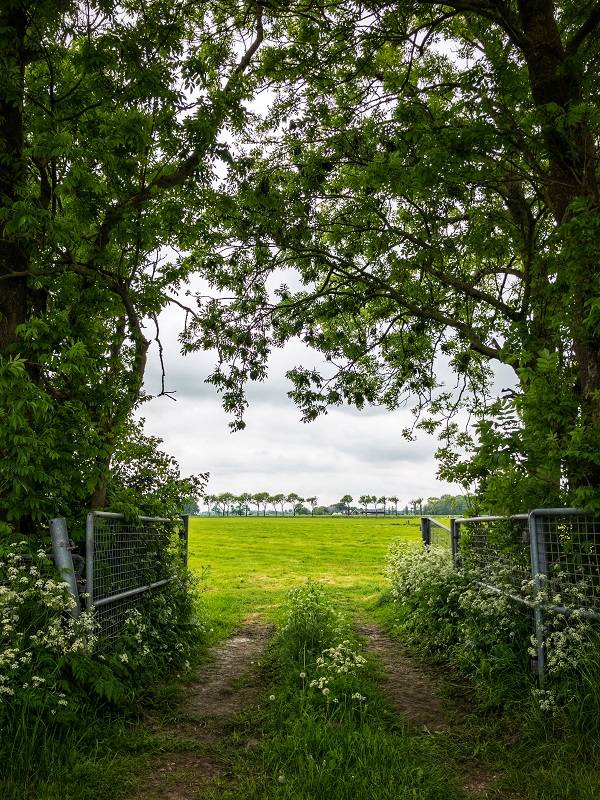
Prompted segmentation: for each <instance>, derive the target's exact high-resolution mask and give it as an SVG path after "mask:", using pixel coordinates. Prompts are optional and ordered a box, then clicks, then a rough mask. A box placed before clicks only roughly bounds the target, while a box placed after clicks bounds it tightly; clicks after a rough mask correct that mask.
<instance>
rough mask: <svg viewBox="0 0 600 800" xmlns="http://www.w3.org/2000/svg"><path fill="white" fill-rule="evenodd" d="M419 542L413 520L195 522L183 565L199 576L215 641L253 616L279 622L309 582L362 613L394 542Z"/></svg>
mask: <svg viewBox="0 0 600 800" xmlns="http://www.w3.org/2000/svg"><path fill="white" fill-rule="evenodd" d="M398 538H401V539H404V540H406V541H407V542H414V543H415V545H416V544H417V543H418V542H419V541H420V533H419V519H418V518H417V517H386V518H383V517H379V518H377V517H375V518H364V517H196V518H193V519H191V520H190V541H189V564H190V567H191V569H192V570H194V571H195V572H196V573H197V574H198V575H201V576H202V577H203V590H204V591H203V599H204V602H205V605H206V608H207V611H208V614H209V616H210V618H211V620H212V624H213V628H214V631H213V633H214V637H213V638H214V639H219V638H221V637H222V636H225V635H227V634H229V633H230V631H231V630H232V629H233V628H234V627H235V625H236V624H238V623H239V622H240V620H241V619H243V618H244V617H245V616H247V615H248V614H251V613H261V614H264V615H265V617H266V618H268V619H275V620H276V619H277V618H278V610H279V608H280V606H281V604H282V601H283V600H284V597H285V593H286V591H287V590H288V589H289V588H290V587H292V586H296V585H298V584H301V583H304V582H305V581H306V580H307V579H309V578H310V579H312V580H314V581H318V582H319V583H322V584H324V585H325V586H327V587H328V588H329V589H330V590H331V592H332V593H334V594H335V595H339V598H338V599H339V600H340V601H341V602H342V603H345V602H351V603H352V605H353V606H355V607H358V608H359V609H360V608H363V609H364V608H366V607H369V606H370V605H373V603H375V602H376V601H377V599H378V598H379V596H380V595H381V592H382V591H383V590H384V589H385V586H386V579H385V576H384V574H383V570H384V567H385V556H386V553H387V551H388V548H389V546H390V544H391V542H392V541H393V540H394V539H398Z"/></svg>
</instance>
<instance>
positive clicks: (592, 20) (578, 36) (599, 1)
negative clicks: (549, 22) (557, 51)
mask: <svg viewBox="0 0 600 800" xmlns="http://www.w3.org/2000/svg"><path fill="white" fill-rule="evenodd" d="M599 26H600V0H596V3H594V5H593V7H592V10H591V11H590V13H589V15H588V18H587V19H586V20H585V22H584V23H583V24H582V25H581V27H580V28H579V29H578V30H576V31H575V33H574V34H573V35H572V36H571V38H570V39H569V41H568V42H567V45H566V48H565V49H566V51H567V54H568V55H573V54H574V53H575V52H576V51H577V50H578V49H579V47H580V46H581V45H582V44H583V42H584V41H585V40H586V39H587V37H588V36H589V35H590V34H591V33H594V31H595V30H596V29H597V28H598V27H599Z"/></svg>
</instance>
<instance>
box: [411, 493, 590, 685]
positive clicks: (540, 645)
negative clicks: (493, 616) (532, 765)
mask: <svg viewBox="0 0 600 800" xmlns="http://www.w3.org/2000/svg"><path fill="white" fill-rule="evenodd" d="M421 535H422V539H423V543H424V545H426V546H434V547H445V548H447V549H448V550H449V551H450V552H451V553H452V558H453V560H454V563H455V565H456V566H457V568H459V569H460V570H461V571H463V572H464V573H465V575H466V576H467V577H469V578H470V579H471V580H472V581H473V582H474V583H476V584H478V585H480V586H482V587H485V588H486V589H488V590H491V591H492V592H496V593H498V594H502V595H505V596H507V597H510V598H511V599H512V600H514V601H515V602H516V603H519V604H521V605H522V606H526V607H528V608H529V609H531V611H532V616H533V631H534V637H535V643H536V650H537V657H536V659H535V660H534V666H535V669H536V672H537V674H538V676H539V679H540V683H542V684H543V682H544V676H545V669H546V648H545V622H544V620H545V618H546V617H547V616H549V615H563V616H565V617H575V618H578V619H589V620H596V621H600V520H598V519H596V518H594V517H593V516H591V515H589V514H586V513H585V512H583V511H581V510H579V509H575V508H542V509H536V510H535V511H532V512H530V513H529V514H516V515H514V516H511V517H465V518H459V519H454V520H451V524H450V526H446V525H444V524H442V523H441V522H439V521H438V520H435V519H432V518H429V517H423V518H422V519H421Z"/></svg>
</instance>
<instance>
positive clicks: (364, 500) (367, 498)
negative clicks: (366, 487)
mask: <svg viewBox="0 0 600 800" xmlns="http://www.w3.org/2000/svg"><path fill="white" fill-rule="evenodd" d="M358 502H359V503H360V505H361V506H362V507H363V509H364V512H365V516H366V515H367V508H368V507H369V503H370V502H371V495H369V494H361V496H360V497H359V498H358Z"/></svg>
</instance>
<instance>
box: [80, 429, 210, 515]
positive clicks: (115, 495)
mask: <svg viewBox="0 0 600 800" xmlns="http://www.w3.org/2000/svg"><path fill="white" fill-rule="evenodd" d="M162 443H163V442H162V439H160V438H159V437H157V436H146V435H145V434H144V420H143V419H142V420H140V421H139V422H137V423H136V424H135V425H131V426H130V427H129V428H128V429H127V432H126V434H124V435H123V437H122V438H121V439H120V440H119V442H118V444H117V447H116V449H115V452H114V455H113V466H112V471H111V478H110V482H109V484H108V487H107V497H108V500H109V502H110V504H111V508H112V509H113V510H114V511H117V512H121V513H124V514H126V515H128V516H132V517H135V516H138V515H146V516H157V517H173V518H174V517H178V516H179V515H180V514H182V513H184V514H197V513H198V502H197V499H196V498H197V497H198V496H199V495H200V494H201V493H202V490H203V488H204V485H205V483H206V481H207V479H208V475H206V474H200V475H190V476H188V477H182V476H181V473H180V469H179V465H178V464H177V462H176V461H175V459H174V458H173V457H172V456H170V455H168V454H167V453H165V452H164V451H163V450H162V448H161V445H162ZM75 521H76V519H73V522H75Z"/></svg>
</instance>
